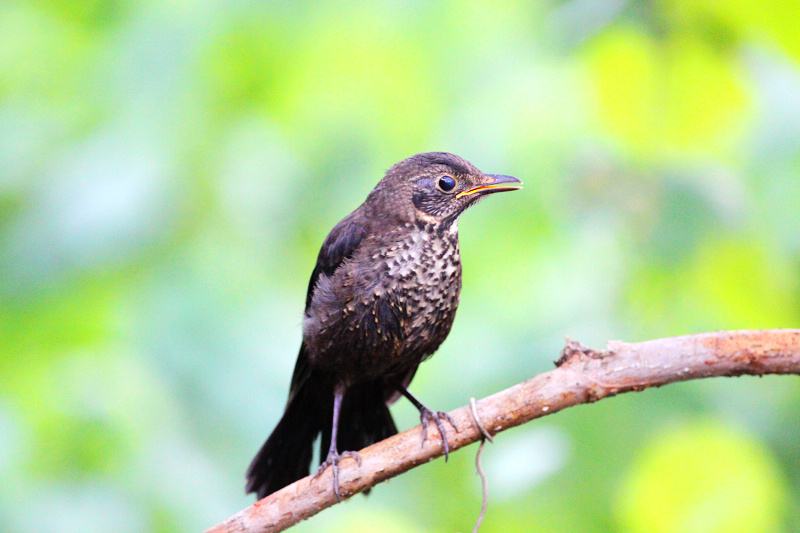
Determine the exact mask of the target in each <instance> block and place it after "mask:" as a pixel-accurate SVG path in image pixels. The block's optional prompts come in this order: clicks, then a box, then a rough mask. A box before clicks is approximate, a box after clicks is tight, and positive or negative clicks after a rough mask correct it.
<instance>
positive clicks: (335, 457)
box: [314, 450, 361, 502]
mask: <svg viewBox="0 0 800 533" xmlns="http://www.w3.org/2000/svg"><path fill="white" fill-rule="evenodd" d="M345 457H350V458H351V459H353V460H354V461H355V462H356V464H358V466H359V467H361V455H359V453H358V452H351V451H347V452H342V453H339V452H337V451H336V450H330V451H329V452H328V457H327V458H326V459H325V460H324V461H322V463H320V465H319V468H318V469H317V473H316V474H314V479H317V478H318V477H319V476H321V475H322V473H323V472H325V470H326V469H327V468H328V467H329V466H330V467H331V471H332V472H333V493H334V494H335V495H336V501H337V502H340V501H342V496H341V493H340V491H339V462H341V460H342V459H343V458H345Z"/></svg>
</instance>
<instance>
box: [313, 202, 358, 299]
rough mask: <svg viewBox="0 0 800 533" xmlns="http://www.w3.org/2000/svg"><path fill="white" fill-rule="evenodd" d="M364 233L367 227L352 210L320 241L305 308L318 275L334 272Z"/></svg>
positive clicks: (349, 255) (355, 246)
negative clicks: (320, 246) (323, 240)
mask: <svg viewBox="0 0 800 533" xmlns="http://www.w3.org/2000/svg"><path fill="white" fill-rule="evenodd" d="M366 234H367V227H366V225H365V224H364V222H363V218H362V217H359V216H358V211H354V212H353V213H351V214H350V215H348V216H347V217H345V218H344V219H343V220H342V221H341V222H339V223H338V224H336V226H334V228H333V229H332V230H331V232H330V233H329V234H328V237H327V238H326V239H325V242H324V243H322V248H321V249H320V251H319V255H318V256H317V264H316V266H315V267H314V271H313V272H312V273H311V280H310V281H309V282H308V293H307V294H306V310H308V306H309V305H311V299H312V298H313V297H314V290H315V289H316V287H317V281H319V277H320V275H322V274H325V275H326V276H330V275H332V274H333V273H334V272H336V269H337V268H339V266H340V265H341V264H342V263H343V262H344V260H345V259H348V258H350V257H352V256H353V254H354V253H355V251H356V250H357V249H358V245H359V244H361V241H362V240H363V239H364V236H365V235H366Z"/></svg>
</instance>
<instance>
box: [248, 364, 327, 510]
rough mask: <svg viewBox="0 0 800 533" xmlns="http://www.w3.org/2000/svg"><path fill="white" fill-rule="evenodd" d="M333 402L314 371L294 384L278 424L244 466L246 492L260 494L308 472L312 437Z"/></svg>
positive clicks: (260, 495)
mask: <svg viewBox="0 0 800 533" xmlns="http://www.w3.org/2000/svg"><path fill="white" fill-rule="evenodd" d="M332 406H333V388H332V387H330V386H329V385H327V384H326V383H324V382H322V381H321V380H319V379H316V378H315V376H314V375H308V376H306V377H305V379H302V380H301V382H300V383H298V384H297V388H295V389H294V390H293V391H292V393H291V395H290V396H289V401H288V402H287V404H286V409H285V410H284V412H283V416H282V417H281V419H280V421H279V422H278V425H277V426H276V427H275V429H274V430H273V431H272V434H271V435H270V436H269V438H268V439H267V441H266V442H265V443H264V445H263V446H261V449H260V450H259V451H258V453H257V454H256V456H255V457H254V458H253V461H252V462H251V463H250V467H249V468H248V469H247V487H246V490H247V492H254V493H255V494H256V496H257V497H258V498H263V497H264V496H266V495H268V494H271V493H273V492H275V491H276V490H278V489H281V488H283V487H285V486H286V485H289V484H290V483H293V482H295V481H297V480H298V479H300V478H302V477H305V476H307V475H308V468H309V465H310V464H311V456H312V453H313V451H312V447H313V445H314V441H315V440H316V438H317V435H318V434H319V433H320V431H322V430H323V426H324V425H325V424H326V423H327V424H328V425H330V420H327V419H328V418H329V417H330V412H331V410H332V409H333V407H332ZM326 421H327V422H326Z"/></svg>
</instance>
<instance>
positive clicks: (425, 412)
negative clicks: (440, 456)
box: [397, 385, 458, 461]
mask: <svg viewBox="0 0 800 533" xmlns="http://www.w3.org/2000/svg"><path fill="white" fill-rule="evenodd" d="M397 390H398V391H400V394H402V395H403V396H405V397H406V398H408V401H409V402H411V403H413V404H414V407H416V408H417V409H418V410H419V421H420V423H421V424H422V442H421V443H420V446H424V445H425V441H426V440H428V422H430V421H431V420H432V421H433V422H434V423H435V424H436V429H438V430H439V436H440V437H442V447H443V448H444V460H445V461H447V459H448V457H449V456H450V445H449V444H448V443H447V431H446V430H445V428H444V423H443V422H442V420H446V421H447V422H448V423H449V424H450V425H451V426H453V429H455V430H456V432H458V426H456V423H455V422H454V421H453V419H452V418H451V417H450V415H448V414H447V413H445V412H444V411H431V410H430V409H428V408H427V407H425V406H424V405H422V402H420V401H419V400H417V399H416V398H415V397H414V395H412V394H411V393H410V392H408V389H406V388H405V387H403V386H402V385H398V386H397Z"/></svg>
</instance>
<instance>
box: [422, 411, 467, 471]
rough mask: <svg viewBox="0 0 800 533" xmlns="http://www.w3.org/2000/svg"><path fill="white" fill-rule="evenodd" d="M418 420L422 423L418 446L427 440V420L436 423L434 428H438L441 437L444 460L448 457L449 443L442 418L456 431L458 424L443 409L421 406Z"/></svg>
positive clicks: (423, 444)
mask: <svg viewBox="0 0 800 533" xmlns="http://www.w3.org/2000/svg"><path fill="white" fill-rule="evenodd" d="M419 420H420V423H422V442H421V443H420V447H422V446H425V441H427V440H428V422H431V421H433V422H434V423H435V424H436V429H437V430H439V436H440V437H441V438H442V448H444V460H445V462H446V461H447V459H448V458H449V457H450V445H449V444H448V442H447V430H445V428H444V423H443V422H442V420H446V421H447V423H448V424H450V425H451V426H452V427H453V429H455V430H456V433H458V426H456V423H455V422H454V421H453V418H452V417H451V416H450V415H449V414H447V413H445V412H444V411H431V410H430V409H428V408H427V407H423V408H422V409H420V411H419Z"/></svg>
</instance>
